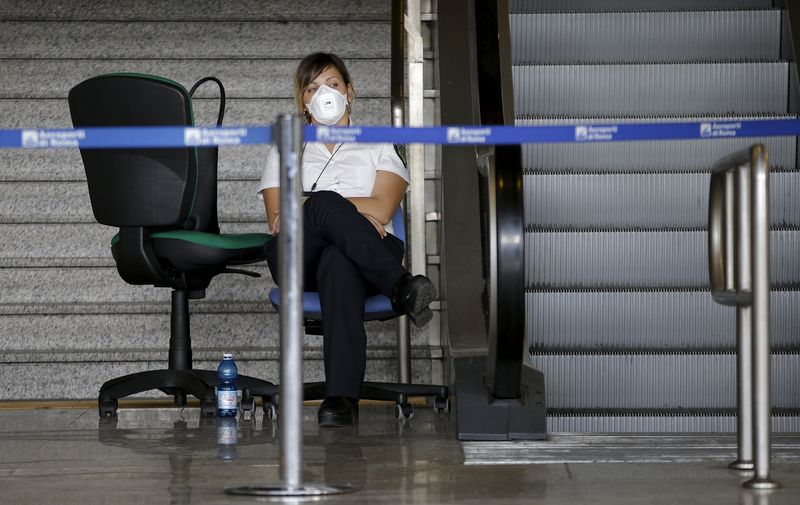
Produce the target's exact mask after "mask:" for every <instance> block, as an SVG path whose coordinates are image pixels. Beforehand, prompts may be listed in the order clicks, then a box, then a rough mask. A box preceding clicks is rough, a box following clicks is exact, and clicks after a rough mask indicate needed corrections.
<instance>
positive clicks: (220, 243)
mask: <svg viewBox="0 0 800 505" xmlns="http://www.w3.org/2000/svg"><path fill="white" fill-rule="evenodd" d="M150 237H151V238H154V239H174V240H183V241H184V242H190V243H192V244H196V245H202V246H205V247H213V248H216V249H249V248H252V247H264V244H266V243H267V242H268V241H269V240H270V239H271V238H272V235H269V234H267V233H229V234H217V233H205V232H202V231H191V230H169V231H159V232H156V233H153V234H151V235H150ZM117 242H119V233H118V234H116V235H114V236H113V237H112V238H111V245H112V246H114V245H116V244H117Z"/></svg>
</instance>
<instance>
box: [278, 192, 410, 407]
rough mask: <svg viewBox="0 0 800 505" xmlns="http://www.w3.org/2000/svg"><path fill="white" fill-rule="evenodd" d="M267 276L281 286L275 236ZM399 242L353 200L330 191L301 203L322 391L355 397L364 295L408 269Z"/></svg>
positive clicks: (363, 359) (387, 291) (386, 286)
mask: <svg viewBox="0 0 800 505" xmlns="http://www.w3.org/2000/svg"><path fill="white" fill-rule="evenodd" d="M264 250H265V253H266V256H267V262H268V263H269V269H270V273H271V274H272V279H273V280H274V281H275V283H276V284H278V285H280V279H279V278H278V277H279V275H278V272H279V271H280V266H279V263H278V261H279V260H278V240H270V241H269V242H267V244H266V246H265V248H264ZM403 251H404V247H403V242H402V241H401V240H400V239H399V238H397V237H395V236H394V235H391V234H388V235H387V236H386V237H385V238H381V236H380V235H379V234H378V232H377V231H376V230H375V228H374V227H373V226H372V224H371V223H370V222H369V221H368V220H367V218H365V217H364V216H362V215H361V214H360V213H359V212H358V210H357V209H356V207H355V205H353V204H352V203H350V202H349V201H348V200H347V199H346V198H344V197H342V196H341V195H339V194H338V193H334V192H332V191H319V192H316V193H313V194H312V195H311V196H310V197H309V198H308V200H306V202H305V203H304V204H303V269H304V281H303V282H304V286H303V290H304V291H318V292H319V300H320V305H321V308H322V334H323V348H324V359H325V384H326V391H327V392H326V396H349V397H352V398H358V397H359V391H360V390H361V383H362V382H363V381H364V373H365V371H366V366H367V335H366V332H365V331H364V300H365V299H366V298H367V297H368V296H373V295H376V294H379V293H382V294H384V295H386V296H389V297H391V292H392V287H393V286H394V284H395V282H397V280H398V279H400V277H402V276H403V275H404V274H406V273H407V270H406V269H405V268H404V267H403V265H402V264H401V262H402V259H403Z"/></svg>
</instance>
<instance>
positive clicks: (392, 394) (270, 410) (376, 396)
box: [242, 382, 450, 419]
mask: <svg viewBox="0 0 800 505" xmlns="http://www.w3.org/2000/svg"><path fill="white" fill-rule="evenodd" d="M256 396H260V397H261V400H262V403H263V408H264V412H265V413H266V414H267V417H274V416H275V415H276V408H277V407H278V406H279V404H280V398H279V396H280V387H279V386H277V385H273V386H270V387H267V388H247V389H242V412H243V414H244V415H247V413H248V412H250V411H253V410H254V409H255V397H256ZM412 396H424V397H432V398H433V407H434V409H435V410H436V411H437V412H447V411H449V409H450V391H449V390H448V388H447V386H438V385H431V384H402V383H396V382H365V383H363V384H362V385H361V392H360V397H361V399H362V400H377V401H393V402H395V405H396V410H395V416H396V417H397V419H410V418H411V417H412V416H413V415H414V407H413V405H411V403H410V402H409V398H410V397H412ZM303 399H304V400H324V399H325V383H324V382H307V383H305V384H304V385H303Z"/></svg>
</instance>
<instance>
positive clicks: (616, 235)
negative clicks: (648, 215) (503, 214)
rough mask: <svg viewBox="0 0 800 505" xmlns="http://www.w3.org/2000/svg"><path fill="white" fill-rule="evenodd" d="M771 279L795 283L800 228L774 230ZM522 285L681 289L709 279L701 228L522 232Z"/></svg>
mask: <svg viewBox="0 0 800 505" xmlns="http://www.w3.org/2000/svg"><path fill="white" fill-rule="evenodd" d="M771 237H772V247H771V249H772V250H771V257H772V260H771V261H772V264H771V268H772V283H773V285H776V286H785V285H792V286H796V285H798V284H799V283H800V255H798V254H797V251H798V250H800V231H773V232H772V234H771ZM525 247H526V257H527V268H526V272H525V279H526V286H527V287H528V288H529V289H534V290H550V289H601V290H602V289H637V288H638V289H641V288H644V289H686V288H705V287H706V286H707V285H708V256H707V250H708V248H707V236H706V233H705V232H701V231H653V232H627V231H621V232H580V233H577V232H539V233H526V235H525Z"/></svg>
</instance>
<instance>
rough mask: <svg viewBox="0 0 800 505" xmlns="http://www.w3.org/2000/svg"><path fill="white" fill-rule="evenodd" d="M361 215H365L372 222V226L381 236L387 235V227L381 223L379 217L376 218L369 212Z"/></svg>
mask: <svg viewBox="0 0 800 505" xmlns="http://www.w3.org/2000/svg"><path fill="white" fill-rule="evenodd" d="M361 215H362V216H364V217H365V218H367V221H369V222H370V223H372V226H374V227H375V230H377V232H378V235H380V236H381V238H384V237H386V228H384V227H383V225H382V224H381V222H380V221H378V220H377V219H375V218H374V217H372V216H371V215H369V214H367V213H366V212H362V213H361Z"/></svg>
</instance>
